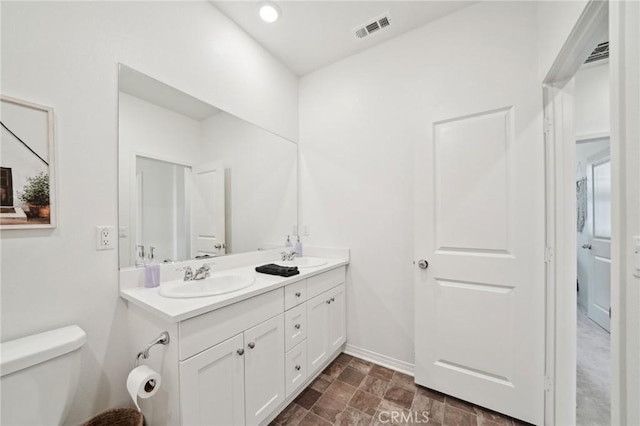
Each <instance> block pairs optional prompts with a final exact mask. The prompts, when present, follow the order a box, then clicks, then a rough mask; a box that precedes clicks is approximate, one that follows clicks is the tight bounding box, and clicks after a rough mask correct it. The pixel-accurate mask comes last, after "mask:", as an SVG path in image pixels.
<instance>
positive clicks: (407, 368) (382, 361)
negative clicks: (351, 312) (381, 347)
mask: <svg viewBox="0 0 640 426" xmlns="http://www.w3.org/2000/svg"><path fill="white" fill-rule="evenodd" d="M344 353H346V354H348V355H353V356H355V357H358V358H362V359H364V360H365V361H369V362H373V363H374V364H378V365H381V366H383V367H387V368H390V369H392V370H395V371H399V372H401V373H404V374H408V375H410V376H413V364H411V363H409V362H406V361H401V360H399V359H395V358H392V357H390V356H387V355H382V354H379V353H377V352H373V351H370V350H368V349H364V348H359V347H357V346H353V345H350V344H348V343H347V345H346V346H345V348H344Z"/></svg>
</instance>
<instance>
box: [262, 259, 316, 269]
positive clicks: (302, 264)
mask: <svg viewBox="0 0 640 426" xmlns="http://www.w3.org/2000/svg"><path fill="white" fill-rule="evenodd" d="M327 262H328V261H327V259H321V258H319V257H296V258H295V259H293V260H279V261H277V262H274V263H275V264H276V265H280V266H297V267H298V268H315V267H316V266H322V265H326V264H327Z"/></svg>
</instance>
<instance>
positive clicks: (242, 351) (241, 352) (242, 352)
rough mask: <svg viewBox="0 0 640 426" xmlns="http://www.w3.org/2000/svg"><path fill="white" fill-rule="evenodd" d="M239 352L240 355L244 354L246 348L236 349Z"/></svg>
mask: <svg viewBox="0 0 640 426" xmlns="http://www.w3.org/2000/svg"><path fill="white" fill-rule="evenodd" d="M236 352H237V353H238V355H240V356H242V355H244V349H242V348H240V349H238V350H237V351H236Z"/></svg>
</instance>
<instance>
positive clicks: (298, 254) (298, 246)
mask: <svg viewBox="0 0 640 426" xmlns="http://www.w3.org/2000/svg"><path fill="white" fill-rule="evenodd" d="M296 257H302V242H301V241H300V235H298V241H296Z"/></svg>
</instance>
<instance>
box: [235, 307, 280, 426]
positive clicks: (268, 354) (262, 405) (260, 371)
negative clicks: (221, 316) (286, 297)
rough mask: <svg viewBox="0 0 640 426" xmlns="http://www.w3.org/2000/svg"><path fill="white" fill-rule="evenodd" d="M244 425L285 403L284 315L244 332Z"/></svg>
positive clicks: (263, 417)
mask: <svg viewBox="0 0 640 426" xmlns="http://www.w3.org/2000/svg"><path fill="white" fill-rule="evenodd" d="M244 343H245V414H246V424H248V425H256V424H259V423H260V422H261V421H263V420H264V419H265V418H266V417H267V416H268V415H269V414H271V412H272V411H273V410H275V409H276V408H277V407H278V405H280V404H281V403H282V402H284V395H285V393H284V392H285V386H284V380H285V379H284V316H283V314H280V315H278V316H277V317H274V318H271V319H270V320H267V321H265V322H263V323H262V324H259V325H257V326H255V327H253V328H250V329H249V330H247V331H245V332H244Z"/></svg>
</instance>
